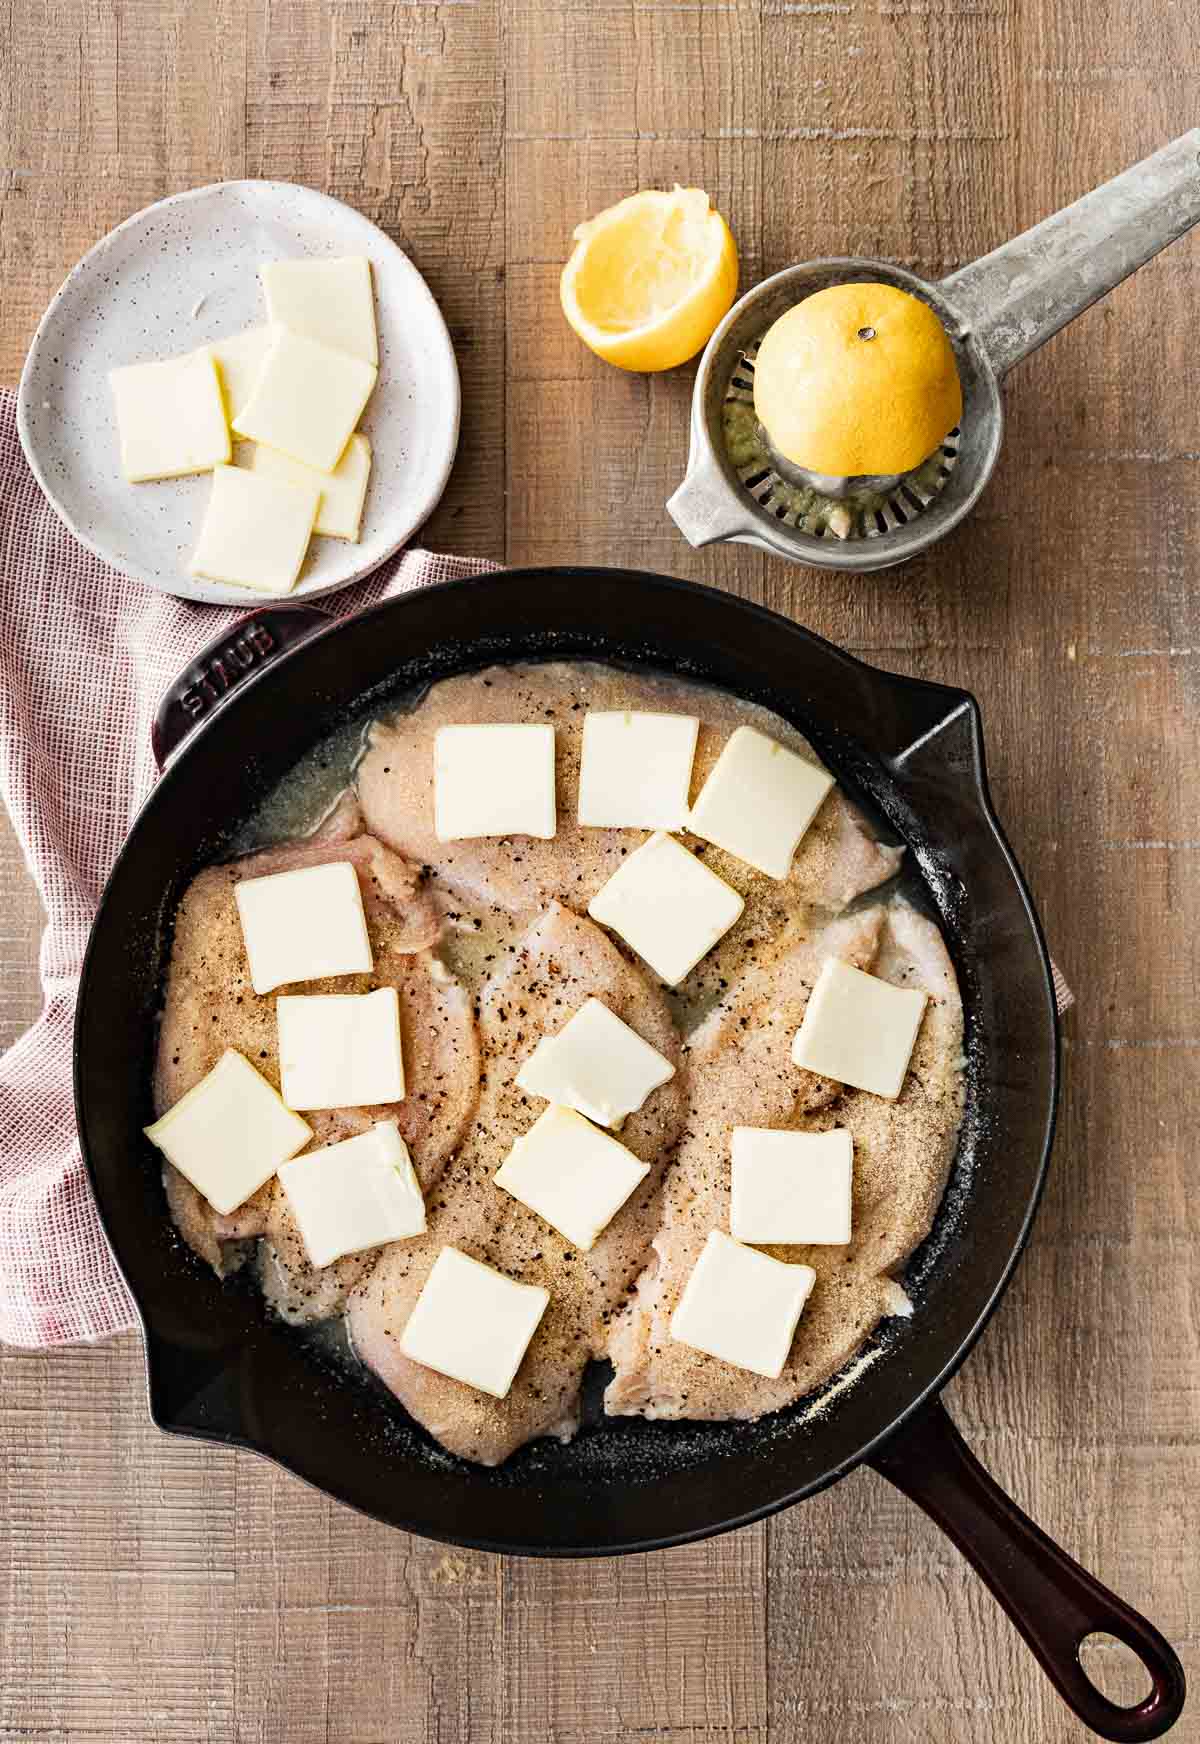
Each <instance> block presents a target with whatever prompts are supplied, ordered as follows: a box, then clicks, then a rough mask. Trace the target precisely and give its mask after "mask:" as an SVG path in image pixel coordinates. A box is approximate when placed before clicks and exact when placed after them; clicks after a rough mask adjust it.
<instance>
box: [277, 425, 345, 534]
mask: <svg viewBox="0 0 1200 1744" xmlns="http://www.w3.org/2000/svg"><path fill="white" fill-rule="evenodd" d="M250 470H251V471H252V472H258V473H262V474H263V476H264V477H265V478H275V479H279V480H280V481H281V482H282V483H284V484H299V485H305V486H308V485H315V486H316V487H317V489H318V490H319V491H320V493H321V501H320V504H319V505H318V508H317V524H316V526H315V527H314V528H313V532H314V533H324V534H325V535H327V537H329V538H331V539H350V540H357V538H358V533H359V528H360V527H361V525H362V512H363V501H364V499H365V497H366V494H367V480H368V478H369V477H370V476H371V444H370V443H369V442H368V441H367V439H366V437H365V436H364V435H363V434H362V432H361V431H359V432H357V433H356V434H355V435H353V436H351V438H350V440H349V442H347V444H346V452H345V453H344V454H343V455H342V458H341V459H340V460H339V461H338V463H337V465H336V466H335V467H334V469H333V471H332V472H314V471H313V469H312V467H311V466H302V465H301V464H300V462H299V461H298V460H293V459H292V458H291V456H290V455H288V454H281V453H280V451H279V449H278V448H264V447H263V446H262V445H261V443H256V444H255V447H254V454H253V457H252V458H251V461H250Z"/></svg>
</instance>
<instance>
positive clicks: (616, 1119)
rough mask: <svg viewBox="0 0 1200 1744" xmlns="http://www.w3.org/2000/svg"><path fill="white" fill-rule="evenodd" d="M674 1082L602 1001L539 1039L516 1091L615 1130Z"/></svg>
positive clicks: (587, 1004) (669, 1070)
mask: <svg viewBox="0 0 1200 1744" xmlns="http://www.w3.org/2000/svg"><path fill="white" fill-rule="evenodd" d="M674 1076H675V1068H674V1066H673V1065H672V1064H671V1062H670V1060H667V1059H664V1057H663V1056H662V1054H660V1053H659V1051H658V1049H657V1048H652V1047H651V1046H650V1043H649V1042H648V1041H644V1040H643V1039H642V1037H641V1036H640V1035H639V1034H638V1033H637V1031H636V1030H635V1029H630V1027H629V1025H628V1024H627V1023H622V1021H621V1019H620V1018H619V1017H618V1016H617V1015H616V1014H615V1012H612V1011H610V1010H609V1009H608V1006H607V1005H605V1004H604V1003H603V1001H602V1000H599V999H585V1000H584V1002H583V1004H582V1005H581V1006H580V1007H579V1010H578V1011H577V1012H576V1013H575V1015H574V1016H573V1017H572V1018H570V1019H569V1020H568V1022H567V1023H565V1024H564V1025H563V1027H562V1029H560V1030H559V1031H558V1034H557V1035H552V1036H543V1037H542V1038H541V1040H540V1041H539V1042H538V1044H537V1046H536V1047H535V1048H534V1050H533V1052H532V1053H531V1054H530V1055H529V1058H528V1059H527V1060H526V1061H525V1063H524V1065H523V1066H522V1067H521V1069H520V1071H519V1072H518V1073H517V1088H518V1089H520V1090H525V1091H527V1092H528V1093H529V1095H531V1096H544V1097H545V1098H546V1100H547V1102H557V1103H559V1104H561V1105H562V1106H563V1107H564V1108H573V1109H575V1110H576V1112H577V1113H579V1114H583V1115H586V1116H587V1118H588V1119H589V1120H594V1121H595V1122H596V1124H597V1125H598V1126H609V1127H615V1126H620V1124H621V1122H622V1121H623V1120H624V1119H625V1117H626V1116H627V1115H630V1114H635V1113H636V1112H637V1110H638V1109H639V1108H640V1107H641V1106H642V1104H643V1102H645V1100H646V1098H647V1096H649V1095H650V1093H651V1091H653V1090H657V1089H658V1087H659V1085H660V1084H665V1083H666V1082H667V1079H668V1078H673V1077H674Z"/></svg>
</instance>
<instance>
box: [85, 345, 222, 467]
mask: <svg viewBox="0 0 1200 1744" xmlns="http://www.w3.org/2000/svg"><path fill="white" fill-rule="evenodd" d="M108 379H109V381H110V382H111V383H112V391H113V398H114V400H115V402H116V409H117V431H118V434H119V436H120V440H121V471H122V472H123V473H124V475H125V477H126V478H127V479H128V480H129V481H130V483H131V484H141V483H144V482H145V481H146V480H147V479H153V478H182V477H183V476H184V475H185V474H187V473H189V472H208V471H209V469H210V468H211V467H214V466H217V465H219V463H220V462H221V461H223V460H228V459H229V455H230V445H229V430H228V427H227V425H226V423H225V407H224V405H223V403H222V401H221V384H220V382H219V381H218V380H217V371H216V365H215V364H214V363H213V360H212V358H211V357H210V356H209V354H208V353H207V351H195V352H191V353H189V354H188V356H186V357H171V358H167V359H166V360H165V361H164V362H162V363H132V364H128V365H127V366H126V367H125V368H124V369H114V370H112V371H110V373H109V378H108Z"/></svg>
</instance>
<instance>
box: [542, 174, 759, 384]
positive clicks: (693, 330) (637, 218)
mask: <svg viewBox="0 0 1200 1744" xmlns="http://www.w3.org/2000/svg"><path fill="white" fill-rule="evenodd" d="M737 278H738V258H737V248H736V247H735V245H734V240H733V237H732V236H731V235H730V233H729V226H728V225H727V224H726V222H725V220H724V218H722V216H721V214H720V213H719V212H715V211H714V210H713V208H712V207H711V206H710V205H709V201H708V195H707V194H706V193H704V192H703V190H702V189H700V188H675V189H674V190H673V191H672V192H671V193H664V192H662V191H661V190H660V189H657V188H645V189H643V190H642V192H641V193H638V194H631V195H630V196H629V197H628V199H625V200H619V201H618V202H617V204H616V205H615V206H610V207H608V209H607V210H606V211H604V212H601V213H599V214H598V215H597V216H596V217H595V218H591V219H589V220H588V222H587V223H586V224H581V225H580V226H579V228H578V229H577V230H576V232H575V248H574V250H573V252H572V254H571V257H570V259H569V260H568V261H567V264H566V266H565V267H564V268H563V273H562V281H561V284H560V286H559V295H560V298H561V301H562V308H563V314H564V315H565V316H566V317H567V320H568V321H569V322H570V324H571V326H572V327H573V328H574V330H575V332H576V333H578V335H579V337H580V338H581V339H582V340H583V342H584V344H585V345H587V346H590V347H591V349H592V350H593V351H594V352H595V353H596V355H597V357H602V358H604V360H605V362H606V363H615V364H616V365H617V367H618V368H619V369H631V370H660V369H674V368H675V366H676V364H680V363H686V361H687V359H688V358H689V357H694V356H695V354H696V353H697V352H698V351H699V350H700V349H701V347H702V346H703V345H704V344H705V343H706V341H707V340H708V338H709V337H710V335H711V333H712V331H713V329H714V327H716V325H717V323H718V322H719V321H720V320H721V319H722V317H723V316H724V315H725V314H726V313H727V312H728V310H729V308H730V305H731V304H732V302H733V299H734V295H735V293H736V291H737Z"/></svg>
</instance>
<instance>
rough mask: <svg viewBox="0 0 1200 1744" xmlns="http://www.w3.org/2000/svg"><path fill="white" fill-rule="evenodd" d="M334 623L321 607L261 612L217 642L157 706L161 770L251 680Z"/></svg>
mask: <svg viewBox="0 0 1200 1744" xmlns="http://www.w3.org/2000/svg"><path fill="white" fill-rule="evenodd" d="M331 622H332V617H331V614H330V613H329V612H326V611H322V609H321V607H320V606H309V605H299V604H297V605H278V606H262V607H260V608H259V610H258V611H254V612H248V613H247V615H246V616H245V617H244V618H239V619H238V621H237V623H236V624H234V625H233V626H232V627H231V628H230V629H227V630H222V631H221V632H220V634H219V635H216V636H214V637H213V639H212V641H211V642H209V643H208V644H207V646H206V647H204V648H202V649H201V651H200V653H199V654H197V656H196V658H195V659H194V660H193V661H192V663H191V665H190V666H187V667H185V668H184V670H183V671H182V672H181V673H180V674H179V677H178V678H177V679H176V680H175V682H174V684H172V685H171V686H170V687H169V689H168V690H167V691H166V692H165V693H164V695H163V699H162V701H161V702H160V703H159V705H158V712H157V713H156V714H155V717H154V724H153V726H152V727H151V729H150V744H151V747H152V749H153V751H154V761H155V762H156V763H157V764H158V767H159V769H160V770H161V769H163V768H165V767H166V765H167V763H168V762H169V761H170V759H171V758H172V757H173V756H174V755H175V753H176V751H178V750H179V748H180V746H181V745H182V744H183V742H184V740H185V739H187V738H188V737H190V735H191V734H192V733H194V732H195V731H196V729H197V728H198V727H200V726H202V725H203V724H204V722H205V721H207V719H208V718H209V716H210V715H211V714H212V713H213V711H214V710H215V709H217V708H219V707H220V705H221V704H222V703H223V702H224V701H225V698H226V697H227V696H229V695H230V694H231V693H232V692H233V691H234V690H236V689H237V687H238V686H239V685H240V684H244V683H245V681H246V679H247V678H250V677H251V676H252V675H253V674H255V673H259V672H261V671H262V670H263V668H264V667H266V666H270V665H271V664H272V663H273V662H274V661H276V660H278V658H279V656H280V655H281V654H286V653H287V652H288V650H289V649H290V648H294V647H296V645H297V644H298V643H300V642H306V641H307V640H308V638H309V637H310V636H313V635H315V634H316V633H317V631H318V630H323V629H325V627H326V626H327V625H328V624H329V623H331Z"/></svg>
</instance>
